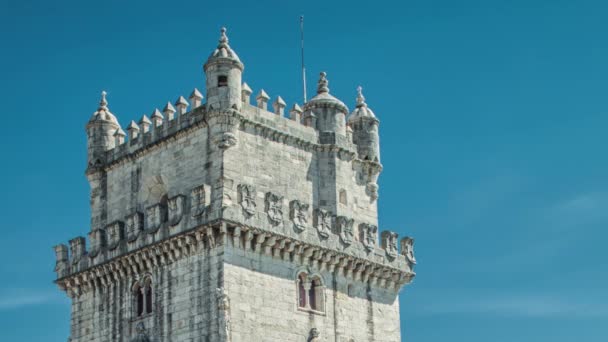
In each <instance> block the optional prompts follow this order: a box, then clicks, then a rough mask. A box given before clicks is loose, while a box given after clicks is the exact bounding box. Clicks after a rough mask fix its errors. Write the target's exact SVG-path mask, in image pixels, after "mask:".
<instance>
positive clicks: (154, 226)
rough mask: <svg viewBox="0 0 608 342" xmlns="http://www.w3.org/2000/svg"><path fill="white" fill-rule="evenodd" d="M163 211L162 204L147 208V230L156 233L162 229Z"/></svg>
mask: <svg viewBox="0 0 608 342" xmlns="http://www.w3.org/2000/svg"><path fill="white" fill-rule="evenodd" d="M160 224H161V211H160V204H155V205H153V206H151V207H148V208H146V230H148V231H149V232H151V233H154V232H156V231H157V230H158V228H160Z"/></svg>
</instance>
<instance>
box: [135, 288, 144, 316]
mask: <svg viewBox="0 0 608 342" xmlns="http://www.w3.org/2000/svg"><path fill="white" fill-rule="evenodd" d="M136 291H137V316H141V315H143V313H144V294H143V293H142V291H141V289H140V288H138V289H137V290H136Z"/></svg>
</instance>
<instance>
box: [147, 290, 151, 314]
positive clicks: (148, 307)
mask: <svg viewBox="0 0 608 342" xmlns="http://www.w3.org/2000/svg"><path fill="white" fill-rule="evenodd" d="M151 312H152V287H151V286H150V285H148V286H147V287H146V313H151Z"/></svg>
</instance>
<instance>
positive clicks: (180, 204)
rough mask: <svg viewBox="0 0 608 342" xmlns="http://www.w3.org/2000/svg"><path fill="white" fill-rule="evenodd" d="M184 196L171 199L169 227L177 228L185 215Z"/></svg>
mask: <svg viewBox="0 0 608 342" xmlns="http://www.w3.org/2000/svg"><path fill="white" fill-rule="evenodd" d="M184 202H185V198H184V195H177V196H175V197H171V198H169V200H168V201H167V208H168V211H169V225H171V226H176V225H177V224H178V223H179V221H181V219H182V216H183V215H184Z"/></svg>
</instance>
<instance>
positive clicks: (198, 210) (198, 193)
mask: <svg viewBox="0 0 608 342" xmlns="http://www.w3.org/2000/svg"><path fill="white" fill-rule="evenodd" d="M206 205H207V203H205V186H204V185H201V186H197V187H196V188H194V189H192V192H191V193H190V213H192V217H197V216H201V215H202V214H204V213H205V207H206Z"/></svg>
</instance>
